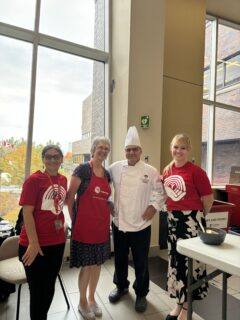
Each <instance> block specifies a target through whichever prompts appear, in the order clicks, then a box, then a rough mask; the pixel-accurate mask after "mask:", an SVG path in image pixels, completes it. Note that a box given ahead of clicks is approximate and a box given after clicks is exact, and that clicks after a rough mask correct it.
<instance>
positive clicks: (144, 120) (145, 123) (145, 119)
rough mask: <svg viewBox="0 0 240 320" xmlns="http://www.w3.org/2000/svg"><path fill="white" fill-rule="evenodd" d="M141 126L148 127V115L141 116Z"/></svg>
mask: <svg viewBox="0 0 240 320" xmlns="http://www.w3.org/2000/svg"><path fill="white" fill-rule="evenodd" d="M141 128H149V116H141Z"/></svg>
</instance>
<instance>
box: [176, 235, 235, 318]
mask: <svg viewBox="0 0 240 320" xmlns="http://www.w3.org/2000/svg"><path fill="white" fill-rule="evenodd" d="M177 251H178V252H179V253H181V254H183V255H185V256H187V257H188V318H187V319H188V320H192V291H193V290H194V289H196V288H198V287H199V286H200V285H201V284H202V283H203V282H206V281H208V280H210V279H212V278H214V277H216V276H217V275H219V274H220V273H222V274H223V281H222V284H223V287H222V319H223V320H226V319H227V308H226V303H227V277H228V276H229V274H230V275H236V276H239V277H240V237H238V236H235V235H232V234H227V235H226V238H225V241H224V243H223V244H222V245H220V246H213V245H207V244H204V243H203V242H202V241H201V239H200V238H199V237H196V238H192V239H186V240H179V241H178V243H177ZM193 259H195V260H199V261H201V262H203V263H205V264H208V265H210V266H212V267H215V268H216V269H217V270H216V271H213V272H212V273H211V274H209V275H208V276H207V277H206V278H205V279H202V280H200V281H198V282H197V283H195V284H193V281H192V272H193Z"/></svg>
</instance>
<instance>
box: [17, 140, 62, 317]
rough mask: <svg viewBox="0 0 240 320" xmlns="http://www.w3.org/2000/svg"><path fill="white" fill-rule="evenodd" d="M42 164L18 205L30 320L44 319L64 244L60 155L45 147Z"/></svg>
mask: <svg viewBox="0 0 240 320" xmlns="http://www.w3.org/2000/svg"><path fill="white" fill-rule="evenodd" d="M42 161H43V164H44V166H45V170H44V171H43V172H42V171H37V172H35V173H33V174H32V175H31V176H30V177H28V178H27V180H26V181H25V182H24V184H23V189H22V193H21V197H20V201H19V204H20V205H21V206H23V222H24V223H23V227H22V230H21V234H20V240H19V259H20V260H21V261H22V262H23V265H24V268H25V272H26V276H27V280H28V284H29V290H30V317H31V319H32V320H45V319H47V313H48V310H49V307H50V305H51V302H52V299H53V296H54V290H55V282H56V278H57V275H58V272H59V270H60V267H61V264H62V258H63V251H64V246H65V241H66V235H65V231H64V215H63V211H62V209H63V205H64V202H65V198H66V190H67V179H66V177H65V176H63V175H61V174H59V173H58V170H59V167H60V165H61V163H62V161H63V153H62V151H61V149H60V148H59V147H58V146H57V145H48V146H46V147H44V148H43V150H42Z"/></svg>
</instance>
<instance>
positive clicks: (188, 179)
mask: <svg viewBox="0 0 240 320" xmlns="http://www.w3.org/2000/svg"><path fill="white" fill-rule="evenodd" d="M163 179H164V187H165V190H166V193H167V195H168V199H167V209H168V210H169V211H173V210H203V204H202V201H201V197H202V196H206V195H209V194H212V189H211V185H210V181H209V179H208V177H207V174H206V172H205V171H204V170H202V169H201V168H200V167H198V166H196V165H195V164H193V163H191V162H187V163H186V164H185V165H184V166H182V167H180V168H177V167H176V166H175V165H174V164H173V167H172V173H171V174H170V173H167V172H164V173H163Z"/></svg>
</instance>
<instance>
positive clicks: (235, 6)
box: [206, 0, 240, 24]
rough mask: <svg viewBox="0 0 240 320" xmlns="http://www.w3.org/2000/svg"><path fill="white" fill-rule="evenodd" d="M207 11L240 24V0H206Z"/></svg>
mask: <svg viewBox="0 0 240 320" xmlns="http://www.w3.org/2000/svg"><path fill="white" fill-rule="evenodd" d="M206 8H207V13H209V14H212V15H215V16H218V17H220V18H225V19H226V20H230V21H232V22H236V23H239V24H240V0H206Z"/></svg>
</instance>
